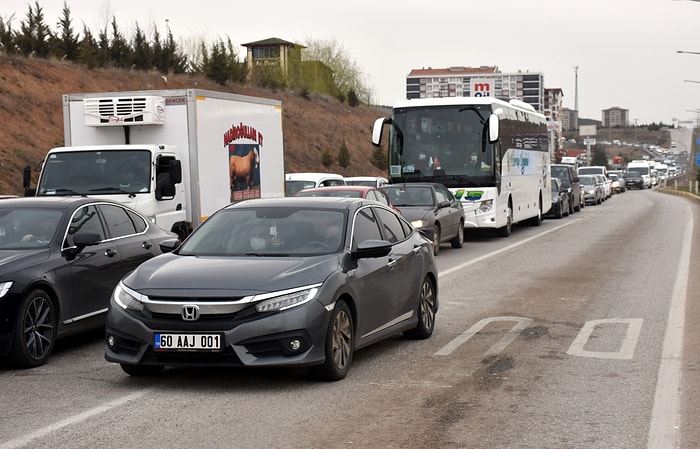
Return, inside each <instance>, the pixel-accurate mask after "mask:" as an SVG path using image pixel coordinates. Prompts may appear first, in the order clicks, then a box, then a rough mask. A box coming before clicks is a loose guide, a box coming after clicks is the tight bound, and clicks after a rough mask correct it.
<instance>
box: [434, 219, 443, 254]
mask: <svg viewBox="0 0 700 449" xmlns="http://www.w3.org/2000/svg"><path fill="white" fill-rule="evenodd" d="M440 238H442V236H441V235H440V225H439V224H438V223H435V227H434V228H433V255H434V256H437V255H438V254H439V253H440Z"/></svg>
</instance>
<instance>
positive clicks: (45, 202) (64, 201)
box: [0, 196, 119, 209]
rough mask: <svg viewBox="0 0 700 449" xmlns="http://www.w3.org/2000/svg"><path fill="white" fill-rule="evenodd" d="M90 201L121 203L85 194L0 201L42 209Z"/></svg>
mask: <svg viewBox="0 0 700 449" xmlns="http://www.w3.org/2000/svg"><path fill="white" fill-rule="evenodd" d="M89 203H109V204H119V203H117V202H116V201H111V200H106V199H99V198H89V197H84V196H27V197H18V198H5V199H3V200H2V201H0V208H3V209H4V208H8V209H13V208H36V207H39V208H42V209H67V208H69V207H71V206H73V205H81V204H89Z"/></svg>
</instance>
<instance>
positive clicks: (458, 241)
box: [450, 220, 464, 248]
mask: <svg viewBox="0 0 700 449" xmlns="http://www.w3.org/2000/svg"><path fill="white" fill-rule="evenodd" d="M450 245H452V248H461V247H462V246H464V221H463V220H459V230H458V231H457V235H455V236H454V238H453V239H452V240H450Z"/></svg>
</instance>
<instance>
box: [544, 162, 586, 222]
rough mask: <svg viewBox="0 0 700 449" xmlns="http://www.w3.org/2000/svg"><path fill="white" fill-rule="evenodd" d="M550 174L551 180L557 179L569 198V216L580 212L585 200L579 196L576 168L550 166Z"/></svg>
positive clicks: (579, 188) (561, 165) (579, 189)
mask: <svg viewBox="0 0 700 449" xmlns="http://www.w3.org/2000/svg"><path fill="white" fill-rule="evenodd" d="M550 173H551V175H552V177H553V178H558V179H559V180H560V181H561V184H562V186H563V187H564V188H565V189H566V192H567V195H568V196H569V201H568V205H569V214H573V213H574V212H578V211H580V210H581V207H583V206H585V204H584V203H585V200H584V198H583V196H582V195H581V181H580V180H579V177H578V173H577V172H576V168H574V166H573V165H569V164H551V166H550ZM567 215H568V214H567Z"/></svg>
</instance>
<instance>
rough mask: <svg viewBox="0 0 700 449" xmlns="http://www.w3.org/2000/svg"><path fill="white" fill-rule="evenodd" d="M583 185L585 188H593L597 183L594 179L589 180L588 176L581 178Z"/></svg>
mask: <svg viewBox="0 0 700 449" xmlns="http://www.w3.org/2000/svg"><path fill="white" fill-rule="evenodd" d="M580 179H581V184H583V185H584V186H593V185H595V181H594V180H593V178H589V177H588V176H581V178H580Z"/></svg>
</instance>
